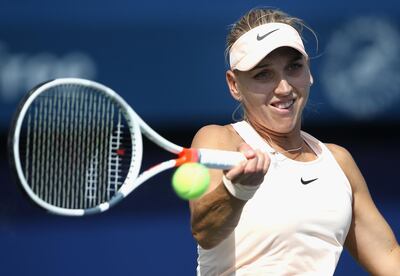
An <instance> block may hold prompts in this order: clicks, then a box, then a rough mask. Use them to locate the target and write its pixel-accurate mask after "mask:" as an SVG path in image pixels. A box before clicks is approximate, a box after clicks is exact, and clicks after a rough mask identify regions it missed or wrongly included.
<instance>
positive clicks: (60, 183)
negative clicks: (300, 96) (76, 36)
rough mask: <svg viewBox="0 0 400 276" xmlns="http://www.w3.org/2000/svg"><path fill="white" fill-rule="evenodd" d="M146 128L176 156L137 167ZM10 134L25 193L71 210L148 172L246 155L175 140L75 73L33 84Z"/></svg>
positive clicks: (100, 204) (125, 191)
mask: <svg viewBox="0 0 400 276" xmlns="http://www.w3.org/2000/svg"><path fill="white" fill-rule="evenodd" d="M142 133H143V134H144V135H145V136H146V137H147V138H148V139H149V140H151V141H153V142H154V143H156V144H157V145H158V146H160V147H161V148H163V149H165V150H167V151H169V152H171V153H173V154H176V155H177V156H176V158H174V159H171V160H167V161H164V162H161V163H159V164H157V165H155V166H153V167H151V168H150V169H148V170H145V171H143V172H140V171H141V163H142V155H143V144H142ZM9 135H10V136H9V141H10V145H9V149H10V151H11V152H10V156H11V163H12V166H13V168H14V170H15V172H16V174H17V176H18V180H19V182H20V184H21V185H22V187H23V189H24V191H25V192H26V194H27V195H28V196H29V197H30V199H32V200H33V202H35V203H36V204H38V205H39V206H41V207H43V208H45V209H47V210H48V211H50V212H51V213H54V214H58V215H66V216H84V215H89V214H95V213H101V212H104V211H106V210H108V209H110V207H112V206H114V205H115V204H117V203H118V202H120V201H121V200H122V199H123V198H125V197H126V196H127V195H129V194H130V193H131V192H132V191H133V190H135V189H136V188H137V187H138V186H139V185H141V184H142V183H143V182H145V181H146V180H148V179H149V178H151V177H153V176H154V175H156V174H158V173H161V172H163V171H165V170H167V169H172V168H175V167H177V166H180V165H182V164H184V163H186V162H199V163H201V164H204V165H205V166H207V167H209V168H217V169H228V168H231V167H233V166H234V165H236V164H238V163H239V162H240V161H241V160H244V156H243V155H242V154H241V153H239V152H228V151H219V150H211V149H193V148H183V147H181V146H178V145H176V144H174V143H172V142H170V141H168V140H166V139H165V138H163V137H162V136H161V135H159V134H158V133H157V132H156V131H154V130H153V129H152V128H150V127H149V126H148V125H147V124H146V123H145V122H144V121H143V120H142V119H141V118H140V117H139V116H138V115H137V114H136V113H135V111H134V110H133V109H132V108H131V107H130V106H129V105H128V104H127V103H126V102H125V101H124V100H123V98H122V97H120V96H119V95H118V94H117V93H116V92H115V91H113V90H112V89H110V88H108V87H106V86H104V85H102V84H100V83H97V82H94V81H90V80H85V79H78V78H62V79H55V80H52V81H49V82H46V83H43V84H40V85H38V86H37V87H35V88H34V89H32V90H31V91H30V92H29V93H28V94H27V95H26V96H25V98H24V99H23V100H22V102H21V104H20V106H19V108H18V110H17V113H16V116H15V119H14V120H13V123H12V126H11V131H10V134H9Z"/></svg>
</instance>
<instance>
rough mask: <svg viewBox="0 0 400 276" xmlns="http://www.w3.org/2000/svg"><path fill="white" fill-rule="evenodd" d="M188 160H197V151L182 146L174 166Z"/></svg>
mask: <svg viewBox="0 0 400 276" xmlns="http://www.w3.org/2000/svg"><path fill="white" fill-rule="evenodd" d="M190 162H199V151H198V150H197V149H193V148H189V149H188V148H184V149H183V150H182V151H181V152H180V153H179V155H178V158H177V159H176V165H175V166H176V167H179V166H180V165H182V164H185V163H190Z"/></svg>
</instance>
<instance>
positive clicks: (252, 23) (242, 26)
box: [225, 8, 316, 58]
mask: <svg viewBox="0 0 400 276" xmlns="http://www.w3.org/2000/svg"><path fill="white" fill-rule="evenodd" d="M271 22H277V23H285V24H288V25H290V26H292V27H293V28H295V29H296V30H297V32H298V33H299V34H300V36H301V35H302V32H303V29H304V28H306V29H308V30H310V31H311V33H312V34H313V35H314V36H315V38H316V35H315V32H314V31H313V30H312V29H311V28H309V27H307V25H306V24H305V22H304V21H303V20H302V19H300V18H297V17H293V16H290V15H288V14H287V13H285V12H283V11H280V10H278V9H271V8H254V9H251V10H250V11H248V12H247V13H246V14H244V15H243V16H242V17H241V18H239V20H238V21H236V22H235V23H234V24H232V25H231V27H230V31H229V33H228V35H227V37H226V49H225V56H226V58H228V56H229V51H230V49H231V47H232V45H233V44H234V43H235V41H236V40H238V38H239V37H240V36H242V35H243V34H245V33H247V32H248V31H250V30H251V29H253V28H255V27H257V26H260V25H263V24H266V23H271Z"/></svg>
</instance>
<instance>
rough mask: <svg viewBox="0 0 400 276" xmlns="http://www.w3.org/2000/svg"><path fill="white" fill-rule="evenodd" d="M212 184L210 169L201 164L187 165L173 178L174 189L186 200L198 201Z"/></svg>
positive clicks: (181, 167) (179, 169)
mask: <svg viewBox="0 0 400 276" xmlns="http://www.w3.org/2000/svg"><path fill="white" fill-rule="evenodd" d="M209 184H210V174H209V172H208V169H207V168H206V167H205V166H204V165H202V164H199V163H185V164H183V165H182V166H180V167H179V168H178V169H177V170H176V171H175V173H174V175H173V176H172V187H173V188H174V190H175V192H176V194H177V195H178V196H179V197H180V198H182V199H185V200H189V199H196V198H198V197H200V196H201V195H202V194H204V193H205V191H206V190H207V188H208V186H209Z"/></svg>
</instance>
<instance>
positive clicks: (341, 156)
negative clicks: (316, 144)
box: [325, 144, 354, 167]
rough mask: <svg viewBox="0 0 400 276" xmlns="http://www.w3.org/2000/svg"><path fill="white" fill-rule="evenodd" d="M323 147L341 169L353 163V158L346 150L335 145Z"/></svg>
mask: <svg viewBox="0 0 400 276" xmlns="http://www.w3.org/2000/svg"><path fill="white" fill-rule="evenodd" d="M325 145H326V147H327V148H328V149H329V150H330V151H331V152H332V154H333V156H334V157H335V159H336V161H337V162H338V163H339V165H340V166H341V167H343V166H346V165H348V164H349V162H354V160H353V157H352V156H351V154H350V152H349V151H348V150H347V149H346V148H344V147H342V146H339V145H336V144H325Z"/></svg>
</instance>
